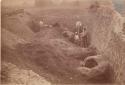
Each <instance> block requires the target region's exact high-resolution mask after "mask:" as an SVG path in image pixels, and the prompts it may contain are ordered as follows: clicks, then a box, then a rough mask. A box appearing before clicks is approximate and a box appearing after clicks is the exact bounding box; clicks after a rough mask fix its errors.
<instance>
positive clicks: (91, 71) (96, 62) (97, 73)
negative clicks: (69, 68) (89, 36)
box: [77, 55, 113, 83]
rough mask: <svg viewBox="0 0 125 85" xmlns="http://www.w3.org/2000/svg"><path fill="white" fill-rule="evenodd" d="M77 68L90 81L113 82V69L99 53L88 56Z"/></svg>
mask: <svg viewBox="0 0 125 85" xmlns="http://www.w3.org/2000/svg"><path fill="white" fill-rule="evenodd" d="M81 65H82V66H81V67H78V68H77V70H78V71H79V72H80V73H82V74H83V75H84V76H86V77H87V78H88V80H90V81H92V82H104V83H106V82H108V83H109V82H113V70H112V68H111V66H110V64H109V62H108V61H107V60H104V59H103V58H102V56H101V55H97V56H90V57H87V58H85V60H84V61H83V62H81Z"/></svg>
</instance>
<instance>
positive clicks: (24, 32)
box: [2, 13, 34, 41]
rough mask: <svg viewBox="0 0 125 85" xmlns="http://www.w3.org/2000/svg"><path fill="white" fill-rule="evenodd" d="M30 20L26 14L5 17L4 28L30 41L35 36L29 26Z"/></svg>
mask: <svg viewBox="0 0 125 85" xmlns="http://www.w3.org/2000/svg"><path fill="white" fill-rule="evenodd" d="M30 20H31V17H30V16H29V15H28V14H26V13H18V14H15V15H11V16H4V15H3V16H2V28H4V29H6V30H8V31H10V32H12V33H13V34H15V35H16V36H18V37H20V38H23V39H24V40H27V41H29V40H31V38H32V37H33V36H34V33H33V32H32V30H31V29H30V28H29V27H28V25H27V23H28V22H29V21H30Z"/></svg>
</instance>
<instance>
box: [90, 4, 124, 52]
mask: <svg viewBox="0 0 125 85" xmlns="http://www.w3.org/2000/svg"><path fill="white" fill-rule="evenodd" d="M92 10H95V11H92ZM89 19H90V20H91V22H88V23H89V24H90V25H89V28H91V31H90V33H91V41H92V44H93V45H94V46H96V47H97V49H98V50H100V51H104V50H105V49H106V47H107V46H108V43H109V41H110V40H111V38H112V32H115V33H119V32H121V30H122V24H123V21H122V17H121V15H120V14H119V13H117V12H116V11H114V10H113V9H112V8H109V7H105V6H101V7H98V8H95V9H94V8H93V9H91V8H90V10H89ZM95 20H96V22H95Z"/></svg>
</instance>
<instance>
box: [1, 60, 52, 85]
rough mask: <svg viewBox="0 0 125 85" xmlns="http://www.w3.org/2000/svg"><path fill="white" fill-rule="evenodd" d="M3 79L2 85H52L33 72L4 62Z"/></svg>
mask: <svg viewBox="0 0 125 85" xmlns="http://www.w3.org/2000/svg"><path fill="white" fill-rule="evenodd" d="M1 77H2V78H1V80H2V84H7V85H17V84H23V85H27V84H28V85H38V84H39V85H51V84H50V83H49V82H48V81H47V80H45V79H44V78H43V77H40V76H39V75H38V74H36V73H35V72H33V71H32V70H24V69H20V68H19V67H17V66H16V65H14V64H11V63H7V62H2V72H1Z"/></svg>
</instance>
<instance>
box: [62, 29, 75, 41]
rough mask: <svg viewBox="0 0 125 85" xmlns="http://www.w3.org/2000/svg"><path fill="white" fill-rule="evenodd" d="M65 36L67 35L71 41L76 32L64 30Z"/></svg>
mask: <svg viewBox="0 0 125 85" xmlns="http://www.w3.org/2000/svg"><path fill="white" fill-rule="evenodd" d="M62 34H63V36H64V37H67V38H68V39H69V40H70V41H72V42H73V41H74V33H73V32H71V31H64V32H63V33H62Z"/></svg>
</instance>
